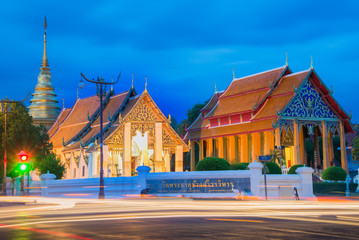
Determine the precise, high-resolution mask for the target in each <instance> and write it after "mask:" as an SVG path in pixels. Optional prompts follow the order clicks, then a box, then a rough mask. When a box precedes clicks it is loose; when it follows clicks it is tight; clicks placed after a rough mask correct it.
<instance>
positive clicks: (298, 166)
mask: <svg viewBox="0 0 359 240" xmlns="http://www.w3.org/2000/svg"><path fill="white" fill-rule="evenodd" d="M300 167H304V165H303V164H296V165H293V166H291V167H290V168H289V170H288V174H297V173H296V171H295V170H297V168H300Z"/></svg>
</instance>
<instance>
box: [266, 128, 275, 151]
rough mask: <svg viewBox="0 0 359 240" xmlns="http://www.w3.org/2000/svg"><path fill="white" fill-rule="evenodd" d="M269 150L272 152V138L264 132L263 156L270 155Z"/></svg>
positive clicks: (267, 132) (268, 132)
mask: <svg viewBox="0 0 359 240" xmlns="http://www.w3.org/2000/svg"><path fill="white" fill-rule="evenodd" d="M271 150H274V137H273V133H272V132H270V131H266V132H264V155H269V154H271Z"/></svg>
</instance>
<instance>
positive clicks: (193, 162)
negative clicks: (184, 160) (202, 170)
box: [176, 141, 196, 171]
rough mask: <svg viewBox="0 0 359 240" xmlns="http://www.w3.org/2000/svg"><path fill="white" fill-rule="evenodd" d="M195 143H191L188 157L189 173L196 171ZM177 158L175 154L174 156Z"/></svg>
mask: <svg viewBox="0 0 359 240" xmlns="http://www.w3.org/2000/svg"><path fill="white" fill-rule="evenodd" d="M195 147H196V142H195V141H191V152H190V153H191V155H190V169H191V171H196V149H195ZM176 158H177V154H176Z"/></svg>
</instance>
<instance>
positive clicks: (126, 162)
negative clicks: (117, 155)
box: [122, 122, 132, 177]
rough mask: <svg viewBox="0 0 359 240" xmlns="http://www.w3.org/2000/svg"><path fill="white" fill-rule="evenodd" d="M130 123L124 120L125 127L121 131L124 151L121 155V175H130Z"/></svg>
mask: <svg viewBox="0 0 359 240" xmlns="http://www.w3.org/2000/svg"><path fill="white" fill-rule="evenodd" d="M131 141H132V138H131V123H130V122H126V123H125V129H124V133H123V151H124V157H123V164H122V166H123V176H126V177H128V176H131V174H132V173H131V154H132V149H131Z"/></svg>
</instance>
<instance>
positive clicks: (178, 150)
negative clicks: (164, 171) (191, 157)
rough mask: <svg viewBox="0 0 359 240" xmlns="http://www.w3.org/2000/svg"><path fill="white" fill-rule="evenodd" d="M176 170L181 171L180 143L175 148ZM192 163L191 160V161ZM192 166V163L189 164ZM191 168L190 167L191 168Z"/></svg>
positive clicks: (181, 155)
mask: <svg viewBox="0 0 359 240" xmlns="http://www.w3.org/2000/svg"><path fill="white" fill-rule="evenodd" d="M175 162H176V164H175V165H176V166H175V167H176V172H183V146H182V145H177V148H176V159H175ZM191 163H192V161H191ZM191 167H192V164H191ZM191 170H192V169H191Z"/></svg>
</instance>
